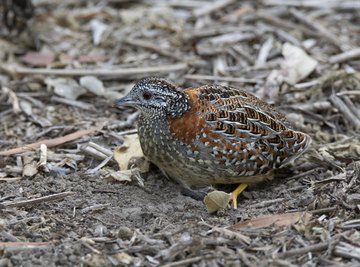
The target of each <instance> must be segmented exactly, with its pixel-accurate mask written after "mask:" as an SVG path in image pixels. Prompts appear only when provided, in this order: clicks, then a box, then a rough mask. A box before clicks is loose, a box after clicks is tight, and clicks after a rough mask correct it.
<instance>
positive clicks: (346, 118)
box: [0, 0, 360, 266]
mask: <svg viewBox="0 0 360 267" xmlns="http://www.w3.org/2000/svg"><path fill="white" fill-rule="evenodd" d="M5 2H6V5H3V4H2V5H0V13H1V16H4V14H6V12H8V14H10V13H11V12H14V11H15V10H16V12H17V13H16V14H17V17H16V20H14V21H15V22H16V23H15V24H12V23H10V24H9V23H8V25H1V26H2V27H0V46H1V49H0V50H1V52H0V59H1V64H0V86H1V90H0V103H1V104H0V183H1V190H0V243H1V244H0V253H1V255H2V258H1V259H0V265H1V266H18V265H26V264H27V265H42V266H51V265H58V266H74V265H81V264H82V265H86V266H119V265H129V266H184V265H194V266H229V265H234V266H242V265H245V266H275V265H281V266H284V265H285V266H300V265H309V266H315V265H316V266H329V265H334V266H339V265H341V266H355V265H359V263H360V259H359V257H358V254H359V248H360V246H359V243H360V232H359V231H360V229H359V214H360V197H359V192H360V180H359V175H360V161H359V156H360V153H359V147H360V136H359V129H360V114H359V110H360V93H359V92H360V74H359V69H360V61H359V59H360V53H359V51H360V50H359V46H360V39H359V35H358V34H356V33H357V32H359V31H360V28H359V25H360V24H359V23H357V22H358V20H359V19H358V12H359V5H358V3H357V1H353V0H347V1H337V0H334V1H330V2H327V3H326V4H325V3H324V2H323V1H297V0H292V1H282V0H259V1H232V0H216V1H212V2H206V3H205V2H204V1H181V2H179V3H175V2H173V1H162V0H159V1H150V2H151V4H149V3H150V2H149V1H126V0H125V1H108V2H106V3H105V2H101V1H87V2H86V3H85V2H76V3H75V2H73V1H65V2H64V3H62V4H61V5H60V4H58V3H56V2H51V1H35V0H34V1H30V0H27V1H25V2H26V3H31V2H33V6H34V8H33V9H32V8H29V7H31V6H32V5H25V6H23V8H25V9H22V8H19V6H16V5H17V1H5ZM9 3H13V5H15V6H11V4H10V5H9ZM4 12H5V13H4ZM9 12H10V13H9ZM3 21H4V20H1V23H2V24H3V23H4V22H3ZM154 75H155V76H161V77H165V78H167V79H169V80H172V81H174V82H175V83H177V84H179V85H180V86H181V87H184V88H185V87H191V86H198V85H201V84H204V83H220V84H227V85H232V86H237V87H241V88H242V89H244V90H247V91H249V92H251V93H253V94H255V95H257V96H259V97H261V98H263V99H265V100H266V101H267V102H269V103H272V104H274V105H276V106H277V108H278V109H280V110H281V111H283V112H284V113H285V114H286V115H287V117H288V119H289V120H290V121H291V122H292V123H293V124H294V127H296V128H297V129H299V130H301V131H304V132H306V133H308V134H309V135H311V137H312V139H313V143H312V146H311V148H310V150H309V151H308V152H307V153H306V154H304V155H303V156H302V157H300V158H299V159H298V160H297V161H295V162H294V164H293V165H292V166H289V167H287V168H286V169H283V170H279V173H278V174H277V176H278V177H277V178H276V179H274V180H273V181H270V182H265V183H263V184H259V185H254V186H251V187H250V188H249V189H248V190H246V191H245V192H243V193H242V194H241V195H240V197H239V200H238V202H239V208H238V209H237V210H232V209H230V208H228V206H229V205H228V196H227V195H226V193H224V194H225V195H224V196H225V202H221V203H225V204H221V203H220V212H217V213H215V214H209V213H208V211H207V209H206V206H205V204H204V203H203V202H202V201H196V200H194V199H192V198H189V197H186V196H184V195H182V194H181V192H180V191H181V190H180V188H179V187H178V186H177V185H176V184H175V183H174V182H172V181H171V180H167V179H166V178H165V177H164V176H163V175H162V174H161V172H160V171H159V170H158V169H157V168H156V167H154V166H152V165H150V166H148V167H147V168H144V169H142V165H141V164H144V162H146V161H144V160H141V157H142V155H141V154H140V153H137V152H139V146H138V144H137V145H135V146H134V144H133V143H136V142H133V141H130V142H129V141H128V140H129V139H128V138H129V137H128V135H130V134H134V133H136V118H137V116H138V113H136V112H135V110H132V109H123V110H117V109H114V108H112V103H113V101H114V100H115V98H118V97H121V96H123V95H125V94H126V92H127V91H128V90H129V88H131V86H132V84H133V83H134V82H135V81H136V80H137V79H139V78H141V77H145V76H154ZM45 147H46V149H45ZM116 147H123V148H122V149H123V151H122V152H119V151H118V150H116V149H115V148H116ZM114 149H115V150H114ZM112 151H114V155H113V153H112ZM136 151H137V152H136ZM135 152H136V153H135ZM119 156H120V160H119ZM146 164H148V163H146ZM141 170H142V171H141ZM117 172H120V174H121V175H120V176H117V175H114V177H117V178H118V179H120V180H121V182H119V181H118V180H116V179H115V178H110V179H102V177H111V175H112V174H115V173H117ZM122 172H127V175H126V176H124V175H122ZM130 180H131V181H130ZM215 203H217V199H216V200H215ZM224 206H225V208H223V207H224ZM85 211H86V212H85ZM309 214H310V215H309ZM53 251H57V253H54V252H53Z"/></svg>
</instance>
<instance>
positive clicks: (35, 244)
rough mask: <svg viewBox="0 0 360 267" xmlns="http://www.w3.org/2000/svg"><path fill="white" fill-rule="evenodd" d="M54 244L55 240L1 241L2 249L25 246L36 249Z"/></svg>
mask: <svg viewBox="0 0 360 267" xmlns="http://www.w3.org/2000/svg"><path fill="white" fill-rule="evenodd" d="M52 244H54V242H52V241H50V242H0V249H4V248H24V249H34V248H41V247H48V246H49V245H52Z"/></svg>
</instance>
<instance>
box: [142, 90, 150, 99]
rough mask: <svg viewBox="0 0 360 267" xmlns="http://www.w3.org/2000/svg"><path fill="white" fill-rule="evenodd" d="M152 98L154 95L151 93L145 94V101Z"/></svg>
mask: <svg viewBox="0 0 360 267" xmlns="http://www.w3.org/2000/svg"><path fill="white" fill-rule="evenodd" d="M151 97H152V93H150V92H144V93H143V98H144V100H149V99H150V98H151Z"/></svg>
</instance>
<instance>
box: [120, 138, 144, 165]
mask: <svg viewBox="0 0 360 267" xmlns="http://www.w3.org/2000/svg"><path fill="white" fill-rule="evenodd" d="M143 157H144V154H143V152H142V149H141V145H140V141H139V136H138V135H137V134H131V135H126V136H125V137H124V144H122V145H121V146H119V147H117V148H115V149H114V159H115V160H116V162H117V163H118V164H119V167H120V170H122V171H124V170H128V169H129V162H130V160H131V159H133V158H143ZM134 165H135V164H134ZM141 165H142V167H141V169H140V172H147V171H148V164H141Z"/></svg>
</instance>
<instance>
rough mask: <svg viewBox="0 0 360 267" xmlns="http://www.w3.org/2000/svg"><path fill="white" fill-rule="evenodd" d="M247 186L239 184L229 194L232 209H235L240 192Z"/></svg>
mask: <svg viewBox="0 0 360 267" xmlns="http://www.w3.org/2000/svg"><path fill="white" fill-rule="evenodd" d="M247 186H248V184H240V185H239V186H238V187H237V188H236V189H235V190H234V191H232V193H231V197H232V206H233V208H234V209H237V198H238V196H239V195H240V194H241V192H242V191H244V190H245V188H246V187H247Z"/></svg>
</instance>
